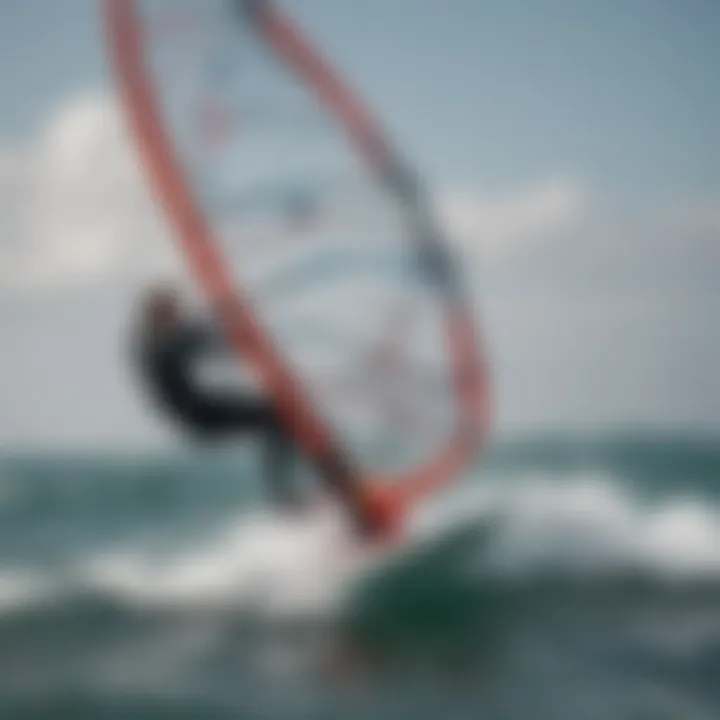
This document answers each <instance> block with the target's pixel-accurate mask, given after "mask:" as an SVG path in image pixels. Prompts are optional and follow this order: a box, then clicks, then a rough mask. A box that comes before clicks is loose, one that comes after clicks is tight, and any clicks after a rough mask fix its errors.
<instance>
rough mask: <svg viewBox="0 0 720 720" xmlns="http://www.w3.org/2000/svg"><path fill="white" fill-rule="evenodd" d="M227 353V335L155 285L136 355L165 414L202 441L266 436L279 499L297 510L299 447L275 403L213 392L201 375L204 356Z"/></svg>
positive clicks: (268, 473)
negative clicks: (296, 452) (193, 315)
mask: <svg viewBox="0 0 720 720" xmlns="http://www.w3.org/2000/svg"><path fill="white" fill-rule="evenodd" d="M225 352H227V346H226V343H225V342H224V338H223V336H222V333H221V332H220V331H219V330H218V329H216V328H215V327H214V326H213V325H212V324H210V323H202V322H197V321H194V320H192V319H191V318H190V317H188V315H187V313H186V311H185V309H184V308H183V304H182V302H181V299H180V296H179V294H178V293H177V292H176V291H175V290H174V289H172V288H170V287H153V288H151V289H150V290H149V291H148V292H147V294H146V296H145V298H144V300H143V301H142V306H141V309H140V322H139V328H138V331H137V336H136V338H135V344H134V354H135V361H136V365H137V367H138V369H139V372H140V375H141V377H142V379H143V380H144V384H145V387H146V389H147V391H148V393H149V395H150V396H151V397H152V398H153V400H154V401H155V403H156V404H157V406H158V407H159V408H160V409H161V410H162V411H163V412H164V414H165V415H167V416H168V417H170V418H171V419H172V420H174V421H175V422H176V423H177V424H178V425H179V427H180V428H181V429H182V430H184V431H185V432H187V433H188V434H190V435H191V436H193V437H195V438H198V439H200V440H204V441H211V440H217V439H223V438H228V437H241V436H252V437H256V438H260V439H261V441H263V442H264V445H265V447H264V456H265V463H264V465H265V468H264V473H265V477H266V482H267V483H268V484H269V486H270V490H271V493H272V496H273V499H274V500H275V501H276V502H277V503H278V504H280V505H281V506H282V507H284V508H287V509H293V508H296V507H297V506H298V497H297V494H296V491H295V489H294V488H293V487H291V477H290V476H291V472H290V471H291V469H292V465H293V463H292V460H293V457H292V456H293V445H292V443H291V442H290V440H289V439H288V437H287V435H286V434H285V431H284V430H283V428H282V425H281V423H280V421H279V419H278V417H277V413H276V412H275V409H274V408H273V407H272V405H270V404H269V403H268V402H267V401H266V400H265V399H264V398H262V397H257V396H255V395H253V394H250V393H243V392H241V391H239V390H233V391H228V392H220V391H217V390H209V389H208V388H206V387H203V386H202V383H200V382H199V380H198V378H197V377H196V372H195V370H196V365H197V363H198V362H199V361H200V360H201V359H202V358H203V357H208V356H214V355H218V354H223V353H225Z"/></svg>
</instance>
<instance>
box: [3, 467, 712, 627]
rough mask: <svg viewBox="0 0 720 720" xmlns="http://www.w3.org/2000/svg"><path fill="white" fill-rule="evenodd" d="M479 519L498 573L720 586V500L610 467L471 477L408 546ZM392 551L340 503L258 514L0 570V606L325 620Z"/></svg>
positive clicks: (412, 533) (484, 566)
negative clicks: (634, 576) (641, 491)
mask: <svg viewBox="0 0 720 720" xmlns="http://www.w3.org/2000/svg"><path fill="white" fill-rule="evenodd" d="M475 521H477V522H478V523H482V524H484V525H486V526H487V528H488V532H489V538H488V539H487V541H485V540H483V541H482V543H481V544H479V545H478V547H477V551H476V553H475V557H476V559H477V563H476V565H475V567H476V569H477V571H478V572H480V573H482V574H483V575H488V574H489V575H491V576H493V577H495V578H497V579H501V580H502V579H505V580H508V579H509V580H513V581H515V580H520V581H522V580H525V579H532V578H534V577H536V576H542V575H543V574H544V573H547V572H552V573H553V574H558V573H560V574H565V575H566V576H567V577H569V578H576V579H578V580H582V579H583V578H586V577H595V576H598V575H609V576H612V575H613V573H622V572H625V571H627V570H631V571H638V572H642V573H644V574H645V575H646V576H648V577H650V578H655V579H657V580H658V581H661V582H675V583H677V584H679V585H680V586H682V584H683V583H696V582H711V583H714V582H716V581H720V508H718V507H717V506H712V505H709V504H706V503H704V502H702V501H701V500H698V499H693V498H690V497H683V496H678V495H675V496H666V497H665V498H660V499H656V500H654V501H652V502H651V501H648V500H647V499H641V498H640V497H639V496H637V495H635V494H634V493H633V492H632V491H630V490H628V489H627V487H625V486H623V485H622V484H621V483H620V482H619V481H616V480H614V479H613V478H612V477H608V476H605V475H593V474H579V475H577V476H576V477H574V478H565V479H558V478H553V477H549V476H527V477H525V478H515V479H514V480H513V481H511V482H508V481H505V480H503V481H502V482H501V481H499V480H498V481H495V482H493V481H485V482H483V483H478V484H475V485H469V486H465V487H463V488H461V489H459V490H458V491H456V492H455V493H453V494H451V495H448V496H446V497H445V498H443V499H442V500H440V501H437V502H434V503H432V504H429V505H427V506H426V507H424V508H421V509H420V511H419V512H418V513H417V515H416V516H415V517H414V518H413V522H412V523H410V525H409V527H408V533H407V541H406V543H404V545H403V547H404V548H412V547H413V546H414V545H415V544H417V543H419V542H424V541H429V542H433V541H434V540H433V537H443V536H445V535H446V534H447V533H448V532H452V529H453V528H457V527H459V526H466V525H467V524H468V523H473V522H475ZM478 542H479V543H480V542H481V541H478ZM473 551H474V550H473ZM388 553H391V554H398V553H399V554H402V549H400V550H397V551H395V550H393V551H387V550H385V551H383V550H380V549H374V550H369V549H368V548H367V547H364V546H363V545H362V544H359V543H358V542H357V541H356V540H354V539H353V538H352V536H351V534H350V533H349V532H348V528H347V526H346V524H345V523H344V522H343V520H342V514H341V513H339V512H338V511H337V509H334V508H331V507H324V508H320V509H318V510H316V511H313V512H312V513H311V514H309V515H308V516H306V517H305V518H303V519H301V520H297V521H292V522H291V521H284V520H282V519H281V518H279V517H277V516H276V515H273V514H271V513H265V514H262V513H258V514H255V515H253V516H244V517H242V518H236V519H235V520H234V521H232V522H230V523H228V524H227V525H226V526H225V527H224V528H222V529H219V530H218V531H217V532H216V533H215V534H214V536H213V537H208V538H207V539H206V540H205V541H204V542H202V543H201V544H199V545H198V544H197V543H196V544H193V545H189V543H188V542H187V541H186V542H184V543H179V544H178V545H177V547H176V548H175V549H174V550H173V551H171V552H168V551H167V550H164V551H163V552H160V551H158V550H156V549H154V548H152V547H149V546H147V545H146V546H136V547H125V548H124V549H116V550H114V551H111V552H108V551H104V552H101V553H94V554H91V555H89V556H87V557H85V558H82V559H81V560H79V561H77V562H76V563H75V564H74V565H72V566H71V567H70V568H66V569H65V570H62V571H60V570H58V571H56V572H53V573H51V572H49V571H44V572H30V571H28V572H24V571H22V570H16V569H13V570H11V571H10V570H8V571H3V569H2V567H0V613H7V612H10V611H15V610H17V609H20V608H27V607H28V606H31V605H32V604H34V603H37V602H41V601H43V600H51V599H52V598H58V597H66V595H67V594H68V593H69V594H73V593H85V594H87V593H90V594H98V595H101V596H105V597H111V598H116V599H118V600H120V601H121V602H124V603H127V604H129V605H133V606H139V607H156V608H178V609H182V608H196V607H200V608H201V607H207V606H211V607H226V608H228V609H240V610H246V611H249V612H253V613H257V614H259V615H262V616H265V617H268V618H277V617H287V616H293V615H295V614H299V615H303V616H307V615H309V614H319V615H326V614H327V613H329V612H331V611H332V610H333V609H336V608H338V607H341V606H342V603H343V599H344V598H345V596H346V594H347V593H348V592H349V591H350V590H351V589H352V588H353V587H354V585H355V583H356V582H357V581H358V580H359V579H362V578H364V577H365V576H366V573H367V571H368V569H370V568H377V566H378V565H379V564H381V563H382V562H383V560H384V559H385V558H386V557H387V555H388ZM400 562H402V559H400ZM388 571H389V572H392V568H390V569H389V570H388Z"/></svg>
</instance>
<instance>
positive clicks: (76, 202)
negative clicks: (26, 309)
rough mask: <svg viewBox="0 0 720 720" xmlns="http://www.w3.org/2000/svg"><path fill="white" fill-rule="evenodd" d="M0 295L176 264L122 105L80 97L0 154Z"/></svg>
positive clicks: (90, 281) (91, 281)
mask: <svg viewBox="0 0 720 720" xmlns="http://www.w3.org/2000/svg"><path fill="white" fill-rule="evenodd" d="M0 212H1V213H2V218H3V226H4V231H3V234H2V237H0V290H5V291H12V290H29V289H33V290H47V289H57V288H60V287H66V286H70V285H75V286H77V285H79V284H89V285H94V284H98V283H106V282H108V281H117V280H120V279H123V278H127V277H132V276H136V275H137V274H140V273H144V272H147V270H148V269H150V268H154V269H158V268H161V267H168V266H169V262H170V260H169V258H170V255H171V253H170V246H169V243H167V238H166V237H165V233H166V230H165V228H164V224H163V222H162V221H161V219H160V217H159V214H158V213H157V211H156V210H155V209H154V207H153V205H152V203H151V201H150V196H149V193H148V188H147V185H146V183H145V181H144V179H143V178H141V175H140V172H139V168H138V167H137V163H136V155H135V152H134V149H133V148H132V147H131V143H130V140H129V138H128V135H127V133H126V131H125V127H124V123H123V121H122V118H121V113H120V112H119V109H118V107H117V106H116V104H115V102H114V101H112V100H111V99H110V98H109V97H105V96H86V97H81V98H77V99H75V100H74V101H72V102H70V103H69V104H67V105H66V106H64V107H63V108H61V109H60V110H59V111H58V112H57V113H56V114H55V115H54V116H53V117H52V118H51V119H50V120H49V122H48V123H47V125H46V126H45V128H44V129H43V131H42V133H41V134H40V136H39V137H38V138H36V139H35V140H34V142H32V143H31V144H30V145H29V146H27V147H22V148H2V147H0Z"/></svg>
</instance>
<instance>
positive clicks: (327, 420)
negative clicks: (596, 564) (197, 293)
mask: <svg viewBox="0 0 720 720" xmlns="http://www.w3.org/2000/svg"><path fill="white" fill-rule="evenodd" d="M105 16H106V26H107V33H108V38H109V48H110V55H111V58H112V61H113V66H114V69H115V71H116V76H117V80H118V86H119V89H120V95H121V98H122V102H123V105H124V107H125V109H126V112H127V116H128V118H129V123H130V126H131V128H132V131H133V135H134V137H135V140H136V144H137V147H138V149H139V154H140V157H141V159H142V163H143V165H144V167H145V170H146V172H147V175H148V176H149V179H150V182H151V185H152V186H153V190H154V192H155V194H156V196H157V198H158V199H159V201H160V204H161V206H162V207H163V209H164V212H165V213H166V215H167V217H168V219H169V221H170V224H171V227H172V230H173V236H174V238H175V239H176V240H177V242H178V244H179V246H180V247H181V248H182V251H183V253H184V255H185V258H186V260H187V262H188V264H189V267H190V269H191V270H192V272H193V274H194V277H195V279H196V281H197V283H198V284H199V286H200V288H201V289H202V291H203V293H204V295H205V297H206V300H207V301H208V303H209V305H210V307H211V308H212V310H213V312H214V313H215V314H216V317H217V320H218V321H219V322H220V323H221V325H222V326H223V327H224V330H225V332H226V334H227V336H228V338H229V340H230V341H231V343H232V345H233V347H234V349H235V351H236V353H237V355H238V357H239V359H241V360H242V361H243V362H246V363H249V364H250V365H251V367H252V368H253V369H254V371H255V373H256V375H257V377H258V378H259V380H260V382H261V384H262V385H263V387H264V389H265V391H266V392H267V393H268V395H269V396H270V397H271V398H272V400H273V402H274V403H275V404H276V406H277V408H278V412H279V413H280V416H281V418H282V421H283V422H284V423H285V425H286V427H287V430H288V432H289V433H290V434H291V435H292V437H293V438H294V439H295V440H296V442H297V444H298V446H299V447H300V448H301V449H302V451H303V452H304V454H305V455H306V456H307V457H308V458H309V459H310V460H311V461H312V463H313V465H314V467H315V468H316V470H317V472H318V473H319V475H320V476H322V477H324V478H326V479H328V480H330V481H331V486H332V487H333V488H334V489H335V490H336V491H337V492H338V495H339V497H340V498H341V499H342V500H343V501H344V502H345V503H346V504H347V506H348V508H349V510H350V511H351V512H355V513H358V512H359V513H362V512H363V511H364V510H363V508H364V503H365V501H366V500H368V499H369V498H371V497H376V496H377V495H378V493H380V494H381V495H382V496H383V497H384V498H385V499H386V500H388V501H389V502H390V504H391V505H392V507H393V508H394V510H393V512H396V513H397V515H398V516H401V515H403V514H404V513H405V512H407V510H408V509H409V508H411V507H412V506H413V505H414V504H415V503H417V502H418V501H420V500H421V499H423V498H425V497H426V496H427V495H428V494H430V493H432V492H434V491H437V490H438V489H439V488H441V487H442V486H443V485H445V484H446V483H448V482H450V481H451V480H452V479H453V478H456V477H458V476H459V475H460V474H462V473H463V472H464V471H466V470H467V468H468V467H469V465H470V464H471V463H472V462H473V460H474V458H475V456H476V454H477V452H478V450H479V447H480V445H481V443H482V442H483V440H484V438H485V436H486V434H487V430H488V425H489V420H490V392H489V380H488V370H487V362H486V359H485V356H484V354H483V352H482V345H481V341H480V335H479V332H478V329H477V325H476V320H475V318H474V313H473V307H472V303H471V302H470V300H469V298H468V292H467V289H466V288H465V286H464V283H463V280H462V277H461V273H460V272H459V268H458V264H457V261H456V259H455V258H454V257H453V256H452V254H451V252H450V250H449V247H448V244H447V243H446V241H445V238H444V237H443V233H442V231H441V229H440V228H439V226H438V224H437V223H436V221H435V219H434V217H433V215H432V211H431V208H430V203H429V200H428V197H427V194H426V191H425V190H424V188H423V186H422V183H421V182H420V179H419V177H418V176H417V174H416V173H415V172H414V170H413V169H412V168H411V167H410V165H409V164H408V163H407V162H406V161H405V160H404V158H402V157H401V156H400V154H399V153H398V152H397V151H396V149H395V147H394V146H392V145H391V144H390V142H389V141H388V140H387V138H386V135H385V133H384V131H383V130H382V129H381V127H380V125H379V124H378V122H377V121H376V120H375V119H374V117H373V116H372V115H371V114H370V112H369V111H368V110H367V109H366V107H365V106H364V105H363V104H362V103H361V101H360V100H359V99H358V98H357V97H356V96H355V94H354V93H353V92H352V91H351V90H350V89H349V88H348V86H347V85H346V84H345V83H344V81H343V80H341V78H340V76H339V75H338V74H337V73H336V71H335V70H334V68H333V66H332V65H331V63H330V62H329V60H328V59H326V58H325V57H324V56H323V55H321V54H320V53H319V52H318V51H317V50H316V49H315V48H314V47H313V45H312V44H311V43H310V41H309V40H308V39H307V38H306V36H305V35H304V33H303V32H302V31H301V30H300V28H299V27H298V25H297V24H296V23H295V22H294V21H293V20H291V19H290V18H289V17H288V16H287V15H286V13H285V11H284V10H283V9H282V7H281V6H280V5H278V4H275V3H273V2H270V0H235V1H232V0H105Z"/></svg>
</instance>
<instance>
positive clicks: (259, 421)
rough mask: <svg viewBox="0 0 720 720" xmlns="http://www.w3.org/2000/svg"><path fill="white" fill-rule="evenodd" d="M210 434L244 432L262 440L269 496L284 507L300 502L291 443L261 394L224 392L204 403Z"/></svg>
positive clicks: (262, 461)
mask: <svg viewBox="0 0 720 720" xmlns="http://www.w3.org/2000/svg"><path fill="white" fill-rule="evenodd" d="M205 414H206V417H207V418H208V425H209V426H210V434H211V435H213V436H215V437H220V436H222V437H229V436H234V435H239V434H242V433H247V434H249V435H253V436H254V437H256V438H257V439H258V441H259V442H260V443H261V444H262V448H261V452H262V454H263V457H262V460H261V463H262V474H263V476H264V478H263V481H264V482H265V485H266V487H267V488H268V489H269V492H270V495H271V498H272V500H273V501H274V502H275V503H277V504H278V505H279V506H281V507H283V508H285V509H295V508H297V507H298V505H299V493H298V490H297V488H295V487H294V485H293V472H292V470H293V461H294V459H295V458H294V444H293V443H292V441H291V440H290V438H289V437H288V435H287V433H286V431H285V429H284V428H283V426H282V423H281V422H280V420H279V418H278V417H277V413H276V412H275V410H274V408H272V407H271V406H270V405H268V404H267V402H266V401H264V400H263V399H261V398H246V397H232V396H226V397H223V398H221V399H217V400H215V401H214V402H212V403H208V404H207V408H206V413H205Z"/></svg>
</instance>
